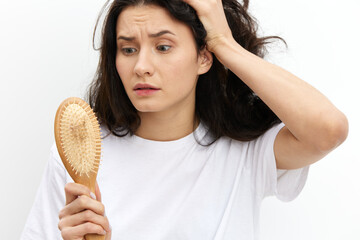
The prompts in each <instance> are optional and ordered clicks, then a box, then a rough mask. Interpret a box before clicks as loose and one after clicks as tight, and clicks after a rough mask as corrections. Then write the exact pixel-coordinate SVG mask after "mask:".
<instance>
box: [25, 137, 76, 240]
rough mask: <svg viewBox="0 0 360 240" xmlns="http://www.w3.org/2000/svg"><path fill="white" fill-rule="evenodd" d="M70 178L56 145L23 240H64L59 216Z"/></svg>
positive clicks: (52, 149) (27, 222)
mask: <svg viewBox="0 0 360 240" xmlns="http://www.w3.org/2000/svg"><path fill="white" fill-rule="evenodd" d="M69 178H70V177H69V176H68V174H67V172H66V170H65V167H64V165H63V164H62V162H61V159H60V156H59V155H58V152H57V149H56V146H55V144H54V145H53V147H52V148H51V154H50V157H49V161H48V163H47V166H46V168H45V172H44V174H43V177H42V180H41V183H40V187H39V188H38V191H37V194H36V197H35V201H34V204H33V206H32V208H31V210H30V214H29V216H28V218H27V221H26V224H25V227H24V230H23V233H22V236H21V240H43V239H44V240H45V239H46V240H47V239H55V240H56V239H59V240H60V239H62V238H61V233H60V230H59V229H58V221H59V217H58V216H59V211H60V210H61V209H62V208H63V207H64V206H65V192H64V186H65V184H66V182H68V181H69V180H70V179H69Z"/></svg>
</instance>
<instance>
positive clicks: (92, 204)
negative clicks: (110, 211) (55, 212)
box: [59, 195, 105, 219]
mask: <svg viewBox="0 0 360 240" xmlns="http://www.w3.org/2000/svg"><path fill="white" fill-rule="evenodd" d="M84 210H91V211H93V212H95V213H96V214H99V215H102V216H103V215H104V212H105V207H104V205H103V204H102V203H101V202H99V201H96V200H94V199H92V198H90V197H88V196H86V195H82V196H79V197H78V198H77V199H75V200H74V201H72V202H71V203H69V204H68V205H66V206H65V207H64V208H63V209H62V210H61V211H60V213H59V218H60V219H62V218H64V217H66V216H69V215H74V214H76V213H79V212H82V211H84Z"/></svg>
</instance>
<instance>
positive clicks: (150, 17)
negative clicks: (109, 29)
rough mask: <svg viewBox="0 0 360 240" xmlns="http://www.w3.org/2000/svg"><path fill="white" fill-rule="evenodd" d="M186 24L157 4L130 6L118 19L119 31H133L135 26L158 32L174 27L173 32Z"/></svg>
mask: <svg viewBox="0 0 360 240" xmlns="http://www.w3.org/2000/svg"><path fill="white" fill-rule="evenodd" d="M184 25H185V24H184V23H182V22H180V21H178V20H176V19H175V18H174V17H172V15H171V14H170V13H169V12H168V11H167V10H166V9H164V8H162V7H160V6H156V5H142V6H130V7H127V8H125V9H124V10H123V11H122V12H121V13H120V15H119V17H118V20H117V27H116V29H117V32H118V33H122V32H123V33H126V32H133V31H134V29H135V28H139V27H140V28H147V29H148V30H149V31H152V32H154V33H155V32H158V31H160V29H172V32H174V31H176V29H178V28H182V27H183V26H184Z"/></svg>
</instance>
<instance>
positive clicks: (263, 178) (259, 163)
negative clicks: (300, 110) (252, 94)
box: [253, 123, 309, 202]
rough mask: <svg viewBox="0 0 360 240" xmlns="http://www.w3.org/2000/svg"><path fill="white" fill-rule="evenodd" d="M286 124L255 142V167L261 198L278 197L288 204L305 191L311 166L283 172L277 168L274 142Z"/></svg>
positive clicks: (274, 128)
mask: <svg viewBox="0 0 360 240" xmlns="http://www.w3.org/2000/svg"><path fill="white" fill-rule="evenodd" d="M283 127H284V124H283V123H281V124H278V125H276V126H274V127H272V128H271V129H269V130H268V131H267V132H266V133H264V134H263V135H262V136H260V137H259V138H258V139H257V140H256V141H255V142H254V144H255V145H254V165H253V167H254V168H255V169H253V171H254V172H255V173H256V174H255V184H256V186H255V187H256V190H257V191H258V194H259V196H260V197H261V198H265V197H267V196H276V197H277V198H278V199H279V200H281V201H284V202H288V201H291V200H294V199H295V198H296V197H297V196H298V195H299V194H300V192H301V190H302V189H303V187H304V185H305V182H306V179H307V176H308V173H309V166H306V167H303V168H299V169H292V170H283V169H277V168H276V161H275V153H274V142H275V138H276V136H277V134H278V133H279V131H280V130H281V129H282V128H283Z"/></svg>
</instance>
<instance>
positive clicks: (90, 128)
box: [60, 102, 101, 177]
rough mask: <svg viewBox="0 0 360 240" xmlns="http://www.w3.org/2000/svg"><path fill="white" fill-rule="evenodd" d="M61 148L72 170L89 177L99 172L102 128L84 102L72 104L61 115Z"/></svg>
mask: <svg viewBox="0 0 360 240" xmlns="http://www.w3.org/2000/svg"><path fill="white" fill-rule="evenodd" d="M60 136H61V146H62V148H63V150H64V154H65V156H66V158H67V160H68V162H69V164H70V165H71V168H72V170H73V171H74V172H75V173H76V174H78V175H80V176H82V175H86V176H88V177H89V174H90V173H91V172H95V173H96V172H97V170H98V166H99V162H100V155H101V138H100V126H99V123H98V121H97V119H96V116H95V114H94V112H93V111H92V109H91V108H90V107H89V106H88V105H87V104H86V103H85V102H84V103H83V104H81V105H79V104H78V103H75V102H74V103H70V104H69V105H67V106H66V107H65V109H64V111H63V112H62V113H61V119H60Z"/></svg>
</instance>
